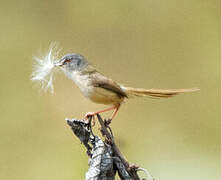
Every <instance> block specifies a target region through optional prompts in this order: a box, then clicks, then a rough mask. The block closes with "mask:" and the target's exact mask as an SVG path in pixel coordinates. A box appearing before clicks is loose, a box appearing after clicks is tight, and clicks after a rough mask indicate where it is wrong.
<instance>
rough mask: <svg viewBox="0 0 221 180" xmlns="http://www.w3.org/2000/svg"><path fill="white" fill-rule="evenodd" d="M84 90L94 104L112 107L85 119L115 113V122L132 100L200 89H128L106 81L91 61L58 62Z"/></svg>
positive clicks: (68, 58) (73, 56)
mask: <svg viewBox="0 0 221 180" xmlns="http://www.w3.org/2000/svg"><path fill="white" fill-rule="evenodd" d="M55 66H58V67H60V68H61V69H62V71H63V72H64V73H65V75H66V76H67V77H68V78H70V79H71V80H72V81H73V82H74V83H75V84H76V85H77V86H78V87H79V89H80V91H81V92H82V94H83V95H84V96H85V97H87V98H88V99H90V100H91V101H92V102H94V103H98V104H104V105H109V107H108V108H106V109H103V110H100V111H96V112H88V113H86V114H85V118H88V117H90V116H91V117H94V116H95V115H97V114H99V113H103V112H107V111H113V114H112V116H111V118H110V119H111V120H112V119H113V118H114V117H115V116H116V114H117V112H118V110H119V108H120V106H121V104H122V103H123V102H124V101H125V100H126V99H130V98H131V97H146V96H149V97H155V98H170V97H173V96H175V95H178V94H182V93H186V92H194V91H198V90H199V89H198V88H187V89H144V88H133V87H126V86H123V85H121V84H118V83H117V82H115V81H114V80H112V79H110V78H108V77H106V76H105V75H103V74H102V73H100V72H99V71H97V70H96V69H95V67H94V66H92V65H91V64H90V63H89V62H88V61H87V59H86V58H85V57H84V56H82V55H80V54H77V53H71V54H66V55H64V56H63V57H62V58H61V59H59V60H57V61H56V62H55Z"/></svg>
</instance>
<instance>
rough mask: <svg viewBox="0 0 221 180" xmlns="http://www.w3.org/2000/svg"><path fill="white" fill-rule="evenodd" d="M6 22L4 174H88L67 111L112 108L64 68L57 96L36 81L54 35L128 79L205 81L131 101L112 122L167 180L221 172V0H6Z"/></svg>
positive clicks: (142, 160)
mask: <svg viewBox="0 0 221 180" xmlns="http://www.w3.org/2000/svg"><path fill="white" fill-rule="evenodd" d="M0 24H1V26H0V27H1V28H0V51H1V66H0V67H1V70H0V77H1V79H0V80H1V88H0V92H1V93H0V100H1V103H0V112H1V121H0V128H1V129H0V137H1V140H0V172H1V173H0V179H7V180H12V179H23V180H30V179H31V180H48V179H53V180H60V179H64V180H71V179H72V180H73V179H76V180H78V179H79V180H80V179H84V174H85V172H86V170H87V168H88V166H87V157H86V153H85V149H84V147H83V146H82V145H81V144H80V142H79V141H78V140H77V139H76V138H75V137H74V136H73V134H72V132H71V131H70V129H69V127H68V126H67V125H66V123H65V121H64V118H65V117H76V118H81V117H82V116H83V115H84V113H85V112H87V111H96V110H98V109H101V108H104V106H103V105H96V104H93V103H92V102H90V101H89V100H87V99H86V98H84V97H83V96H82V95H81V93H80V91H79V90H78V88H77V87H76V86H75V85H74V84H73V83H72V82H71V81H70V80H69V79H67V78H66V77H65V76H64V75H63V74H62V73H58V74H57V76H56V82H55V83H54V85H55V93H54V94H53V95H51V94H50V93H44V92H40V91H39V88H38V86H36V84H34V83H33V82H31V81H30V75H31V72H32V64H33V58H32V57H33V55H38V51H39V50H41V51H42V52H43V53H45V52H46V51H47V50H48V47H49V45H50V43H51V42H55V41H56V42H59V43H60V46H61V47H63V51H62V55H63V54H65V53H70V52H77V53H81V54H83V55H84V56H86V57H87V58H88V59H89V61H90V62H91V63H92V64H95V66H96V67H97V68H98V70H100V71H101V72H103V73H104V74H106V75H107V76H108V77H111V78H113V79H115V80H116V81H118V82H121V83H123V84H124V85H128V86H134V87H144V88H188V87H199V88H200V89H201V91H200V92H196V93H190V94H186V95H182V96H177V97H175V98H172V99H163V100H155V99H151V98H146V99H133V100H130V101H128V102H127V103H125V104H123V106H122V108H121V110H120V112H119V114H118V116H117V117H116V119H114V121H113V123H112V128H113V131H114V134H115V136H116V138H117V143H118V145H119V147H120V148H121V150H122V151H123V153H124V154H125V155H126V157H128V159H129V160H130V161H131V162H134V163H136V164H138V165H140V166H142V167H144V168H147V169H148V170H149V171H150V172H151V173H152V175H153V176H154V177H155V178H156V179H158V180H177V179H179V180H186V179H189V180H208V179H213V180H219V179H220V178H221V141H220V139H221V121H220V117H221V116H220V115H221V113H220V110H221V105H220V102H221V96H220V91H221V83H220V82H221V1H220V0H195V1H192V0H186V1H176V0H166V1H160V0H140V1H132V0H120V1H119V0H111V1H110V0H109V1H107V0H102V1H101V0H100V1H84V0H74V1H71V0H69V1H58V0H54V1H45V0H38V1H34V0H29V1H26V0H21V1H1V7H0ZM108 115H109V114H106V115H105V116H106V117H107V116H108Z"/></svg>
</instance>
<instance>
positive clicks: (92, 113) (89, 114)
mask: <svg viewBox="0 0 221 180" xmlns="http://www.w3.org/2000/svg"><path fill="white" fill-rule="evenodd" d="M119 107H120V105H118V106H116V105H115V106H112V107H110V108H107V109H104V110H101V111H97V112H88V113H86V114H85V116H84V118H85V119H87V118H88V117H89V116H95V115H97V114H100V113H103V112H107V111H111V110H113V109H115V111H114V114H113V115H112V118H113V117H114V116H115V115H116V113H117V110H118V109H119Z"/></svg>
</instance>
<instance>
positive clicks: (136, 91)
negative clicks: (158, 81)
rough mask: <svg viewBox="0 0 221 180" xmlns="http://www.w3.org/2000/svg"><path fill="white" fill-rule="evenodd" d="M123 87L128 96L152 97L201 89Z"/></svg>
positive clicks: (169, 95) (162, 96) (168, 95)
mask: <svg viewBox="0 0 221 180" xmlns="http://www.w3.org/2000/svg"><path fill="white" fill-rule="evenodd" d="M122 89H124V90H125V92H126V94H127V95H128V97H134V96H138V97H143V96H151V97H159V98H168V97H173V96H175V95H178V94H181V93H186V92H195V91H199V89H198V88H191V89H142V88H131V87H122Z"/></svg>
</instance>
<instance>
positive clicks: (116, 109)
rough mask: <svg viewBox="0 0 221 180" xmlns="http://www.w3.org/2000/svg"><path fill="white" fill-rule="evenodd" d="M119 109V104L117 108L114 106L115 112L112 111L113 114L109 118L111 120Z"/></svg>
mask: <svg viewBox="0 0 221 180" xmlns="http://www.w3.org/2000/svg"><path fill="white" fill-rule="evenodd" d="M119 108H120V104H119V105H118V106H115V110H114V112H113V114H112V116H111V120H113V119H114V117H115V116H116V114H117V112H118V110H119Z"/></svg>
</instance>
